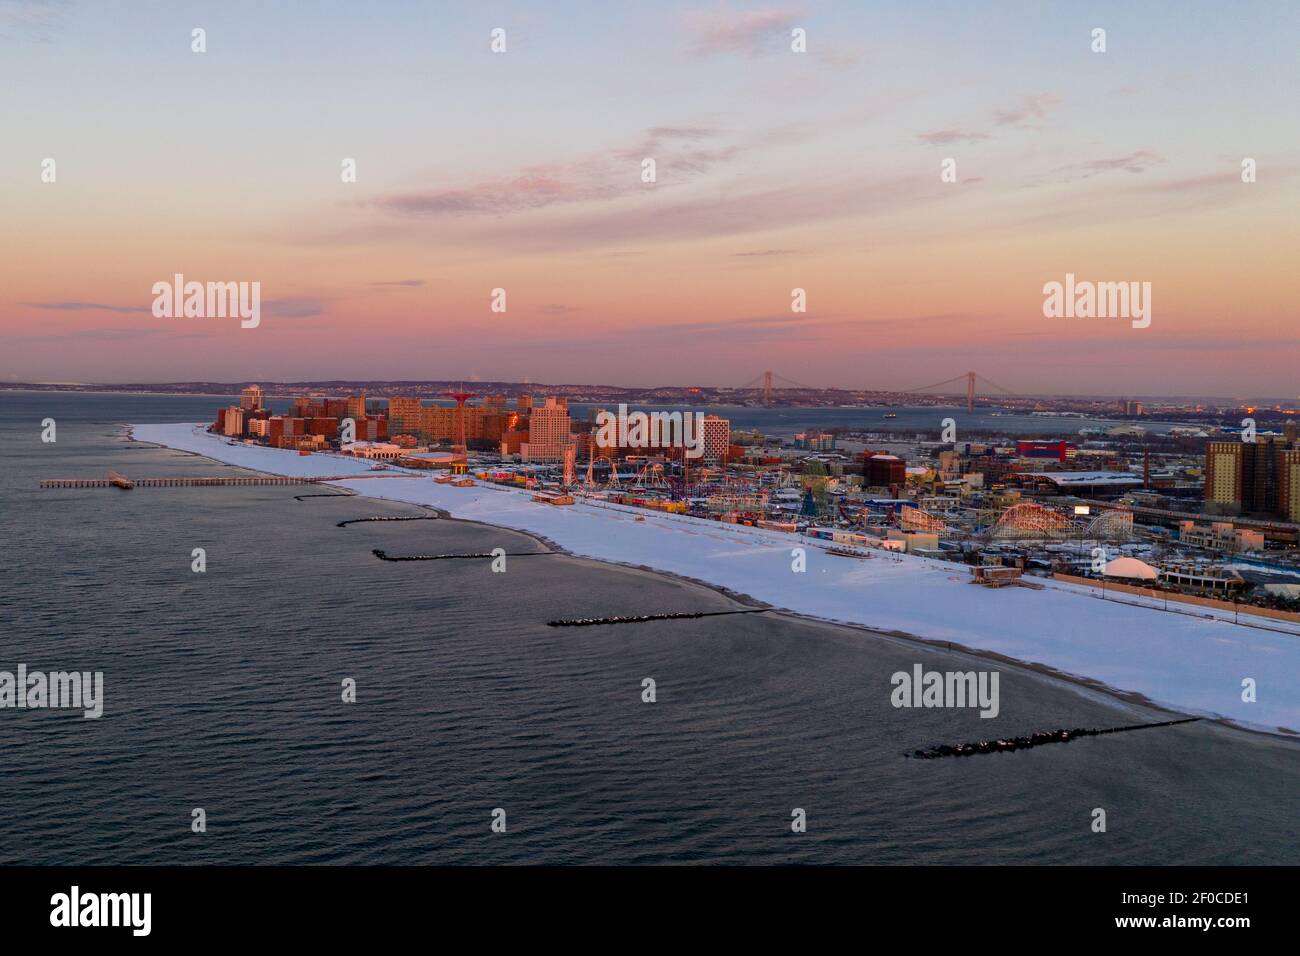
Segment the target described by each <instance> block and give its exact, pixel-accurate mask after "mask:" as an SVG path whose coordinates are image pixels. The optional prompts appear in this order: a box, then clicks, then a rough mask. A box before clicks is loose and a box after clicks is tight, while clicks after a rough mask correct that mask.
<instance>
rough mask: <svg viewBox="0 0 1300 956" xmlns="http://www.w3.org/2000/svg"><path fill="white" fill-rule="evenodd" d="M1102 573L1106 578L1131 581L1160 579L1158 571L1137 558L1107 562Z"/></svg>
mask: <svg viewBox="0 0 1300 956" xmlns="http://www.w3.org/2000/svg"><path fill="white" fill-rule="evenodd" d="M1102 573H1103V574H1105V575H1106V577H1108V578H1127V579H1129V580H1133V581H1154V580H1156V579H1157V578H1159V577H1160V572H1159V571H1157V570H1156V569H1155V568H1153V567H1151V565H1149V564H1147V563H1146V562H1145V561H1139V560H1138V559H1137V558H1116V559H1115V560H1113V561H1109V562H1107V564H1106V569H1105V571H1103V572H1102Z"/></svg>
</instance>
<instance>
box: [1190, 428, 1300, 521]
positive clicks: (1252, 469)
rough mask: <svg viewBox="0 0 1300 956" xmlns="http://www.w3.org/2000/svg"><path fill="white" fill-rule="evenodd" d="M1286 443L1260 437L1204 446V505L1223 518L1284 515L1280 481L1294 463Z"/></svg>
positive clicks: (1277, 438) (1276, 439) (1286, 507)
mask: <svg viewBox="0 0 1300 956" xmlns="http://www.w3.org/2000/svg"><path fill="white" fill-rule="evenodd" d="M1294 452H1295V449H1293V448H1289V447H1288V444H1287V441H1286V439H1284V438H1281V437H1278V436H1271V435H1269V436H1265V435H1261V436H1259V437H1257V438H1256V440H1255V441H1253V442H1247V441H1214V442H1210V443H1209V444H1208V445H1206V446H1205V505H1206V509H1207V510H1212V511H1218V512H1223V513H1225V514H1286V513H1287V511H1288V509H1289V504H1288V503H1287V501H1286V500H1285V499H1284V494H1290V493H1291V492H1290V486H1288V489H1287V491H1286V492H1285V493H1284V492H1283V489H1282V483H1283V481H1286V480H1290V479H1288V478H1287V477H1286V475H1287V469H1288V468H1289V467H1291V464H1290V463H1291V462H1293V461H1294V460H1295V456H1294V454H1293V453H1294Z"/></svg>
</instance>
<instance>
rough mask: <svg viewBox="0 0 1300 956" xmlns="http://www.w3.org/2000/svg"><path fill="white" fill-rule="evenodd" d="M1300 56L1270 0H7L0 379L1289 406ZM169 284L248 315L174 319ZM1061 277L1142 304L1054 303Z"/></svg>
mask: <svg viewBox="0 0 1300 956" xmlns="http://www.w3.org/2000/svg"><path fill="white" fill-rule="evenodd" d="M196 28H201V29H202V30H204V31H205V34H206V51H205V52H201V53H198V52H194V50H193V49H192V43H193V31H194V30H195V29H196ZM1097 28H1101V29H1104V30H1105V44H1106V49H1105V51H1104V52H1095V51H1094V49H1093V47H1094V45H1095V40H1094V36H1093V31H1094V30H1095V29H1097ZM494 30H502V31H504V39H505V51H504V52H493V50H492V42H493V31H494ZM795 30H802V31H804V33H803V35H804V36H805V37H806V51H805V52H796V51H795V50H793V49H792V42H793V41H792V31H795ZM1297 49H1300V5H1296V4H1290V3H1273V2H1251V0H1245V2H1240V3H1233V4H1230V5H1228V4H1222V3H1212V2H1200V0H1179V2H1159V0H1156V2H1144V3H1141V4H1132V3H1128V2H1124V3H1064V2H1061V3H1057V2H1050V0H1035V2H1024V3H1019V2H990V3H980V2H970V0H966V2H951V3H950V2H926V3H919V2H898V3H893V2H880V3H865V2H853V3H830V2H790V3H781V2H776V3H736V2H728V3H712V2H708V3H684V4H677V3H672V2H668V3H656V4H649V3H643V4H630V3H628V4H623V3H603V2H593V3H559V2H556V3H547V2H530V3H519V4H506V3H494V2H491V0H487V2H479V3H464V4H455V3H430V2H420V3H415V2H411V3H405V2H384V0H370V2H367V3H355V2H347V3H344V2H332V0H322V2H315V3H312V4H301V3H290V2H265V0H264V2H243V0H227V2H221V3H216V2H212V3H187V2H165V3H162V2H159V3H153V2H119V0H98V2H76V0H46V2H38V0H0V222H3V228H0V277H2V280H3V281H0V380H9V381H27V382H30V381H59V382H65V381H76V382H104V383H109V382H113V383H121V382H171V381H194V380H202V381H245V380H265V381H291V380H305V379H336V378H344V379H434V380H444V379H464V380H466V381H473V380H476V379H484V380H516V381H535V382H567V383H609V384H621V385H633V386H635V385H646V386H651V385H692V384H709V385H721V386H740V385H744V384H745V383H747V382H750V381H752V380H753V379H754V378H755V377H756V376H758V375H760V374H761V373H762V372H763V371H764V370H768V369H770V370H772V371H774V372H775V373H776V374H777V375H779V376H781V377H783V378H785V379H788V380H793V381H797V382H802V383H806V384H809V385H815V386H840V387H846V388H878V389H908V388H916V387H919V386H921V385H926V384H929V383H933V382H938V381H942V380H946V379H949V378H952V377H954V376H957V375H961V374H964V373H965V372H966V371H967V370H974V371H977V372H979V373H980V374H981V375H982V376H984V377H985V378H986V379H989V380H991V381H994V382H997V383H998V384H999V385H1001V386H1003V387H1004V388H1007V389H1009V390H1011V391H1013V392H1016V393H1020V394H1050V393H1071V394H1113V395H1134V396H1156V395H1189V394H1203V395H1218V396H1239V397H1242V398H1261V397H1273V398H1291V399H1294V398H1295V397H1296V396H1297V395H1300V376H1297V374H1296V371H1297V367H1298V366H1300V361H1298V360H1300V345H1298V337H1297V334H1296V331H1297V319H1298V318H1300V314H1298V310H1297V303H1298V302H1300V268H1297V265H1296V262H1297V251H1300V241H1298V240H1300V215H1298V211H1300V202H1298V200H1300V136H1298V135H1297V133H1298V130H1297V125H1298V124H1300V109H1297V102H1298V100H1300V97H1298V96H1297V94H1298V93H1300V83H1298V80H1300V57H1297V56H1296V53H1295V51H1296V50H1297ZM50 159H52V160H54V164H55V165H54V171H55V177H54V181H53V182H47V181H44V178H43V173H44V171H45V170H46V168H47V165H46V160H50ZM349 159H350V160H354V161H355V169H356V176H355V181H354V182H345V181H344V176H343V175H342V170H343V164H344V161H345V160H349ZM647 159H653V160H654V164H655V180H654V181H653V182H644V181H643V169H644V161H645V160H647ZM1245 159H1252V160H1254V163H1255V171H1256V173H1255V181H1254V182H1243V181H1242V178H1243V177H1242V163H1243V160H1245ZM946 160H951V161H953V162H952V164H951V165H952V167H953V168H954V169H955V175H954V176H950V177H949V178H950V179H954V180H955V181H944V179H943V177H942V175H941V174H942V172H943V169H944V163H945V161H946ZM45 178H48V177H45ZM177 273H180V274H182V275H184V276H185V278H186V280H190V281H199V282H207V281H219V282H232V281H233V282H258V283H260V290H261V301H262V311H261V320H260V324H258V326H257V327H256V328H241V325H240V322H239V320H238V319H232V318H221V317H197V316H191V317H177V318H172V317H166V316H164V317H161V318H157V317H155V316H154V314H153V312H152V310H151V307H152V305H153V303H154V294H153V291H152V289H153V286H154V284H155V283H157V282H160V281H162V282H170V281H172V277H173V276H174V275H175V274H177ZM1067 274H1073V275H1074V276H1075V277H1076V280H1078V281H1094V282H1139V283H1147V282H1149V283H1150V284H1151V285H1150V288H1151V322H1150V325H1149V326H1147V327H1145V328H1135V327H1134V326H1133V323H1132V322H1130V321H1129V319H1127V318H1099V317H1094V318H1055V317H1052V318H1049V317H1046V316H1044V313H1043V304H1044V298H1045V296H1044V285H1045V284H1046V283H1050V282H1064V281H1065V277H1066V275H1067ZM495 289H504V290H505V311H504V312H500V311H493V308H492V306H493V301H494V300H493V290H495ZM795 289H802V290H804V295H805V298H806V311H802V312H796V311H794V310H793V309H792V292H793V290H795ZM497 301H498V304H499V299H498V300H497Z"/></svg>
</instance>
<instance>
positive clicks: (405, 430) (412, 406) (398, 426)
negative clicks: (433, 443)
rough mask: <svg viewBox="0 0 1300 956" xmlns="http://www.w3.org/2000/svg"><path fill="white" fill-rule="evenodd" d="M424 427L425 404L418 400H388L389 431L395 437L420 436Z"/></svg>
mask: <svg viewBox="0 0 1300 956" xmlns="http://www.w3.org/2000/svg"><path fill="white" fill-rule="evenodd" d="M423 426H424V403H422V402H421V401H420V400H419V399H418V398H399V397H393V398H390V399H389V400H388V430H389V431H390V432H391V433H392V434H394V435H418V434H419V433H420V429H421V428H422V427H423Z"/></svg>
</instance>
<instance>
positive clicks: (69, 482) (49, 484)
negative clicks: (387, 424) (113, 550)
mask: <svg viewBox="0 0 1300 956" xmlns="http://www.w3.org/2000/svg"><path fill="white" fill-rule="evenodd" d="M340 477H341V476H340ZM337 480H339V479H338V478H283V477H280V476H278V475H253V476H244V477H239V478H127V477H126V476H125V475H119V474H118V473H117V472H115V471H110V472H109V473H108V477H107V478H44V479H42V480H41V487H42V488H121V489H122V490H123V491H130V490H131V489H132V488H211V487H222V486H226V485H313V484H317V483H318V482H322V481H337Z"/></svg>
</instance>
